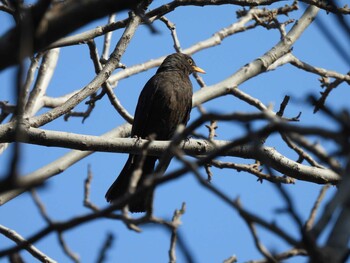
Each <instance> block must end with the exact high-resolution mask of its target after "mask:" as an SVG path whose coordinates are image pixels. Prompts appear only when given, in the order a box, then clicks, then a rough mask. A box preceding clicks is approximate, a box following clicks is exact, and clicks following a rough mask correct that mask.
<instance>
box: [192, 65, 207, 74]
mask: <svg viewBox="0 0 350 263" xmlns="http://www.w3.org/2000/svg"><path fill="white" fill-rule="evenodd" d="M192 69H193V70H194V71H195V72H199V73H203V74H205V71H204V70H203V69H201V68H200V67H197V66H192Z"/></svg>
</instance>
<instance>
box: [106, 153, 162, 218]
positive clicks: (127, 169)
mask: <svg viewBox="0 0 350 263" xmlns="http://www.w3.org/2000/svg"><path fill="white" fill-rule="evenodd" d="M137 157H138V156H137V155H132V154H130V155H129V158H128V160H127V162H126V163H125V165H124V168H123V170H122V171H121V172H120V174H119V176H118V178H117V179H116V180H115V181H114V183H113V184H112V185H111V186H110V188H109V189H108V191H107V193H106V196H105V197H106V200H107V201H108V202H113V201H115V200H117V199H119V198H121V197H122V196H123V195H124V194H125V193H126V192H127V191H128V189H129V185H130V181H131V176H132V173H133V172H134V170H135V169H136V168H137V166H138V159H139V158H137ZM156 160H157V158H155V157H146V159H145V161H144V163H143V166H142V175H141V178H140V180H139V182H138V184H137V188H136V190H138V189H139V187H141V186H142V185H143V182H144V180H145V179H146V178H147V177H148V176H149V175H150V174H151V173H152V172H153V170H154V165H155V162H156ZM152 202H153V189H149V190H147V191H143V192H140V193H139V194H138V195H137V196H136V197H135V198H133V199H132V201H131V202H130V203H129V210H130V212H145V211H146V210H147V209H148V208H149V207H150V206H151V205H152Z"/></svg>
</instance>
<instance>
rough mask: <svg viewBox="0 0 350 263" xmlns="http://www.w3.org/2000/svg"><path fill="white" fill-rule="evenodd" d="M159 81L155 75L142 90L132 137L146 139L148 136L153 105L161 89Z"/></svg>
mask: <svg viewBox="0 0 350 263" xmlns="http://www.w3.org/2000/svg"><path fill="white" fill-rule="evenodd" d="M158 83H159V81H158V80H157V75H154V76H153V77H152V78H150V79H149V80H148V82H147V83H146V85H145V86H144V88H143V89H142V91H141V93H140V96H139V99H138V102H137V106H136V110H135V115H134V122H133V126H132V131H131V136H132V137H133V136H138V137H142V138H144V137H145V136H147V135H148V134H147V130H148V128H147V127H148V123H149V117H150V116H151V114H152V105H153V103H154V100H155V97H156V94H157V89H158V88H159V84H158Z"/></svg>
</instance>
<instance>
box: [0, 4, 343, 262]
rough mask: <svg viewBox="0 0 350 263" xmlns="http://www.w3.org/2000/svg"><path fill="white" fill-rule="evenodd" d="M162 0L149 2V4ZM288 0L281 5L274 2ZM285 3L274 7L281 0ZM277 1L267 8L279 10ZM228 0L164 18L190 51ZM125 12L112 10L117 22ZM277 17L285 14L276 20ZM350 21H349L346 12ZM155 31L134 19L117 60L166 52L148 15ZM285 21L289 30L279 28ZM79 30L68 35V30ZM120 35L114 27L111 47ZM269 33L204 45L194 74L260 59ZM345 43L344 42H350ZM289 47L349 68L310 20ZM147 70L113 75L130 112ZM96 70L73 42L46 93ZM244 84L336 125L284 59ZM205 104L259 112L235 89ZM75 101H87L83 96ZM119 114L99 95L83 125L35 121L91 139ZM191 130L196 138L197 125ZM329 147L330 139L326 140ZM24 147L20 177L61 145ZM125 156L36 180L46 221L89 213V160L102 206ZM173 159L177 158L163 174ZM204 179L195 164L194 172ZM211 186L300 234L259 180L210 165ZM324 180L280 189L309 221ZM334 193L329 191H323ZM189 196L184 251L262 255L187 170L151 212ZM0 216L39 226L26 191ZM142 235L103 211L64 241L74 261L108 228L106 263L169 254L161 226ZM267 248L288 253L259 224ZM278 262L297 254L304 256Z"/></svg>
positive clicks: (8, 90)
mask: <svg viewBox="0 0 350 263" xmlns="http://www.w3.org/2000/svg"><path fill="white" fill-rule="evenodd" d="M162 3H166V2H165V1H155V2H154V3H153V5H152V8H155V7H157V6H159V5H161V4H162ZM286 3H287V2H283V5H284V4H286ZM281 5H282V4H281ZM281 5H274V6H281ZM238 9H239V7H236V6H228V5H224V6H217V7H216V6H212V7H190V6H189V7H180V8H177V9H176V10H175V12H173V13H171V14H169V15H168V16H167V18H168V19H169V20H171V21H172V22H174V23H175V24H176V28H177V33H178V36H179V40H180V42H181V46H182V48H187V47H189V46H191V45H193V44H195V43H197V42H198V41H201V40H204V39H206V38H208V37H210V36H211V35H212V34H213V33H215V32H216V31H218V30H220V29H221V28H223V27H226V26H228V25H230V24H231V23H233V22H235V21H236V15H235V11H237V10H238ZM303 10H304V7H303V6H301V8H300V10H299V11H297V12H293V13H292V14H291V15H290V17H291V18H295V19H298V18H299V17H300V16H301V14H302V12H303ZM126 15H127V14H126V13H125V12H124V13H121V14H118V15H117V19H121V18H123V17H125V16H126ZM319 17H320V18H321V19H323V20H324V21H326V22H327V23H328V25H329V26H330V27H331V28H332V32H333V33H334V38H336V39H337V40H338V41H339V42H340V43H342V45H343V46H344V47H346V46H348V45H347V44H348V43H346V38H345V37H344V35H343V34H344V33H343V32H341V31H339V30H338V28H337V24H336V23H334V21H335V20H334V19H333V17H332V15H326V14H325V12H324V11H320V14H319ZM281 19H283V20H285V19H287V18H286V17H281ZM348 20H349V19H348ZM106 21H107V20H106V19H101V20H99V21H96V22H94V23H91V24H89V25H87V26H86V27H84V28H82V29H81V30H79V32H82V31H85V30H87V29H91V28H94V27H96V26H98V25H103V24H105V23H106ZM0 24H1V25H2V27H1V28H0V32H1V33H2V32H4V31H5V30H6V28H7V25H9V24H10V20H9V18H8V16H7V15H6V14H2V13H1V14H0ZM154 26H155V28H156V29H157V30H158V31H159V33H158V34H152V33H151V32H150V30H149V28H147V27H146V26H140V27H139V28H138V30H137V32H136V35H135V37H134V38H133V39H132V41H131V44H130V45H129V47H128V49H127V50H126V52H125V55H124V56H123V58H122V63H124V64H126V65H127V66H131V65H134V64H138V63H141V62H145V61H147V60H149V59H151V58H157V57H159V56H163V55H167V54H170V53H173V52H174V49H173V43H172V39H171V36H170V33H169V30H168V29H167V28H166V27H165V26H164V24H162V23H161V22H159V21H157V22H155V23H154ZM287 29H288V30H289V29H290V26H288V27H287ZM74 33H77V32H74ZM121 33H122V31H121V30H119V31H117V32H115V33H114V34H113V43H112V47H113V45H115V43H116V41H117V40H118V37H119V36H120V35H121ZM279 38H280V36H279V33H278V31H277V30H269V31H268V30H266V29H264V28H256V29H254V30H250V31H247V32H244V33H239V34H236V35H233V36H231V37H229V38H227V39H225V40H224V41H223V43H222V44H221V45H219V46H216V47H214V48H211V49H208V50H203V51H201V52H199V53H197V54H195V55H194V56H193V58H194V59H195V61H196V63H197V65H198V66H200V67H201V68H203V69H204V70H205V71H206V72H207V74H205V75H203V76H202V77H203V79H204V81H205V83H206V84H207V85H211V84H215V83H217V82H219V81H220V80H222V79H224V78H226V77H228V76H229V75H231V74H233V73H234V72H235V71H236V70H238V69H239V68H241V67H242V66H244V65H245V64H246V63H248V62H250V61H252V60H254V59H256V58H257V57H259V56H262V55H263V54H264V53H265V52H266V51H268V50H269V49H270V48H272V47H273V46H274V45H275V44H276V43H277V42H278V41H279ZM96 41H97V45H98V48H99V52H100V53H101V52H102V51H101V50H102V41H103V38H98V39H96ZM348 51H349V50H348ZM293 53H294V54H295V55H296V56H297V57H298V58H299V59H301V60H303V61H305V62H308V63H310V64H312V65H315V66H318V67H324V68H326V69H331V70H336V71H338V72H340V73H346V72H348V68H349V64H346V63H345V62H344V61H343V60H342V59H341V58H340V57H339V54H337V53H336V52H335V51H334V49H333V46H331V45H330V43H329V42H328V41H327V40H326V39H325V38H324V36H323V35H322V34H321V33H320V31H319V30H318V28H317V26H316V25H315V24H312V25H311V26H310V27H309V28H308V29H307V30H306V31H305V32H304V34H303V35H302V36H301V38H300V39H299V41H297V43H296V44H295V45H294V47H293ZM155 70H156V69H151V70H149V71H147V72H144V73H142V74H138V75H135V76H132V77H131V78H128V79H125V80H122V81H121V82H120V83H119V85H118V87H117V88H116V89H115V93H116V95H117V96H118V98H119V99H120V101H121V102H122V103H123V105H124V106H125V107H126V108H127V109H128V111H129V112H130V113H133V112H134V108H135V105H136V102H137V98H138V94H139V92H140V91H141V89H142V87H143V85H144V83H146V81H147V80H148V79H149V78H150V77H151V76H152V75H153V74H154V73H155ZM13 74H14V69H13V68H10V69H7V70H5V71H2V72H0V89H1V91H0V100H10V101H13V97H12V90H13V87H14V84H13ZM94 74H95V73H94V69H93V64H92V62H91V60H90V59H89V51H88V48H87V46H86V45H80V46H73V47H67V48H63V49H61V54H60V58H59V62H58V67H57V70H56V72H55V74H54V77H53V79H52V82H51V84H50V87H49V89H48V92H47V93H48V95H50V96H60V95H64V94H66V93H68V92H71V91H73V90H77V89H80V88H82V87H83V86H85V85H86V84H88V83H89V82H90V81H91V79H92V78H93V77H94ZM191 80H192V82H193V86H194V91H196V90H198V89H199V87H198V85H197V84H196V82H195V80H194V78H191ZM239 88H240V89H242V90H243V91H244V92H246V93H248V94H250V95H251V96H253V97H256V98H258V99H259V100H261V101H262V102H263V103H265V104H266V105H267V104H269V103H272V104H274V105H275V107H274V109H275V110H278V107H279V104H280V103H281V101H282V100H283V97H284V96H285V95H290V96H291V103H290V104H289V105H288V108H287V110H286V112H285V114H286V115H287V116H289V117H291V116H296V115H297V114H298V112H299V111H302V116H301V120H300V123H301V124H318V125H322V126H325V127H336V126H335V124H334V123H333V122H331V121H330V120H329V119H327V118H325V117H323V116H322V114H321V113H318V114H316V115H315V114H313V108H312V107H309V106H305V105H304V104H305V99H306V97H305V96H306V95H308V94H315V95H318V94H319V92H320V91H321V88H320V85H319V81H318V76H316V75H312V74H308V73H305V72H303V71H301V70H299V69H296V68H294V67H292V66H290V65H286V66H283V67H281V68H278V69H277V70H275V71H273V72H268V73H265V74H262V75H260V76H258V77H256V78H254V79H251V80H249V81H247V82H246V83H244V84H243V85H241V86H240V87H239ZM349 96H350V92H349V89H348V86H346V85H344V84H343V85H341V86H339V87H338V88H337V89H336V90H334V91H333V92H332V94H331V95H330V97H329V98H328V101H327V103H328V105H330V106H331V107H332V108H333V109H335V110H338V111H339V110H341V109H343V108H347V109H348V98H349ZM204 107H205V108H206V109H207V110H208V111H215V112H238V111H239V112H244V111H250V112H255V111H256V109H255V108H252V107H251V106H249V105H247V104H245V103H243V102H240V101H239V100H238V99H237V98H234V97H232V96H226V97H221V98H218V99H215V100H213V101H211V102H208V103H206V104H204ZM77 108H78V109H85V105H83V104H81V105H79V106H78V107H77ZM196 116H198V110H197V109H193V110H192V113H191V120H194V119H195V118H196ZM123 123H124V121H123V119H122V118H121V117H120V116H118V114H117V113H116V112H115V111H114V109H113V108H112V106H111V105H110V103H109V101H108V99H107V98H104V99H103V100H102V101H100V102H98V103H97V106H96V108H95V109H94V111H93V113H92V115H91V117H90V118H88V119H87V120H86V121H85V123H84V124H82V123H81V119H78V118H71V119H70V120H69V121H68V122H65V121H64V120H63V118H60V119H59V120H57V121H55V122H54V123H51V124H48V125H46V126H44V127H43V128H45V129H54V130H60V131H70V132H75V133H82V134H92V135H100V134H103V133H105V132H107V131H109V130H110V129H112V128H114V127H116V126H118V125H120V124H123ZM242 131H243V129H242V127H240V126H238V125H237V124H224V123H219V128H218V130H217V133H218V139H232V138H236V137H237V136H239V135H240V134H242ZM199 132H202V133H204V134H205V132H206V130H205V129H204V128H201V129H200V130H199ZM267 145H268V146H273V147H276V149H277V150H278V151H280V152H281V153H284V154H286V155H287V157H289V158H291V159H296V158H297V157H296V155H295V154H294V153H291V152H290V151H289V150H288V148H287V147H286V146H285V145H284V144H282V143H281V140H280V139H279V138H278V136H273V137H272V138H271V139H269V140H268V142H267ZM326 145H327V146H328V145H329V147H332V145H331V143H327V144H326ZM22 149H23V153H22V159H21V165H20V172H21V174H23V175H25V174H28V173H30V172H32V171H34V170H36V169H38V168H39V167H41V166H42V165H45V164H48V163H50V162H52V161H54V160H55V159H56V158H58V157H60V156H62V155H63V154H65V153H67V152H68V150H66V149H59V148H54V147H51V148H49V147H47V148H45V147H38V146H33V145H22ZM10 152H11V150H10V151H6V152H5V153H4V154H3V155H1V156H0V175H1V176H3V175H4V174H5V172H6V167H7V165H8V162H9V158H10ZM126 158H127V155H126V154H115V153H96V154H94V155H91V156H89V157H88V158H85V159H83V160H82V161H81V162H79V163H77V164H76V165H74V166H72V167H70V168H69V169H67V170H66V171H65V172H63V173H62V174H60V175H58V176H55V177H54V178H51V179H50V180H49V181H48V182H47V184H46V185H45V187H44V188H42V189H40V190H39V191H38V193H39V196H40V197H41V199H42V201H43V202H44V203H45V205H46V208H47V211H48V214H49V215H50V216H51V217H52V219H53V220H67V219H69V218H72V217H74V216H77V215H81V214H85V213H88V212H89V210H87V209H86V208H84V207H83V206H82V200H83V183H84V180H85V178H86V175H87V167H88V165H89V164H90V165H91V169H92V172H93V175H94V177H93V181H92V185H91V187H92V189H91V200H92V202H93V203H94V204H96V205H98V206H100V207H105V206H106V205H107V204H106V202H105V200H104V194H105V191H106V190H107V188H108V187H109V185H110V184H111V183H112V181H113V180H114V178H115V177H116V176H117V175H118V173H119V171H120V169H121V168H122V166H123V164H124V162H125V160H126ZM224 160H230V161H232V160H233V161H236V162H238V163H246V162H248V163H252V162H253V161H252V160H249V161H247V160H242V159H236V158H235V159H233V158H225V159H224ZM176 167H179V164H178V163H177V162H176V161H174V162H173V165H172V166H171V167H170V168H169V170H172V169H175V168H176ZM201 172H202V174H203V175H204V176H205V174H204V172H203V171H202V170H201ZM213 173H214V177H213V182H212V183H213V184H214V185H215V186H217V187H218V188H220V189H221V190H222V191H224V192H225V193H226V194H228V195H229V196H230V197H232V198H237V197H239V198H240V199H241V202H242V204H243V206H244V207H246V208H247V209H248V210H250V211H253V212H254V213H257V214H259V215H261V216H263V217H264V218H265V219H268V220H270V221H276V222H277V223H278V224H280V225H281V226H283V227H284V228H285V229H288V232H289V233H291V234H292V235H294V236H298V233H297V229H296V227H295V224H294V223H293V222H292V221H291V219H290V218H289V217H288V216H286V215H280V214H276V212H275V210H276V209H278V208H281V207H283V206H284V203H283V201H282V200H281V198H280V196H279V195H278V193H277V191H276V189H275V187H274V186H273V185H272V184H271V183H269V182H264V183H263V184H260V183H258V182H257V181H256V178H255V177H254V176H253V175H250V174H245V173H242V172H241V173H238V172H237V171H234V170H218V169H214V168H213ZM320 187H321V186H319V185H315V184H311V183H307V182H301V181H297V183H296V184H295V185H289V186H286V188H287V190H288V192H290V193H291V195H292V197H293V200H294V201H295V204H296V207H297V210H298V212H299V213H300V215H301V216H302V218H304V219H306V218H307V216H308V214H309V211H310V209H311V207H312V205H313V202H314V200H315V198H316V196H317V194H318V192H319V189H320ZM333 192H334V189H331V190H330V191H329V192H328V194H327V198H329V197H330V196H331V194H332V193H333ZM182 202H186V204H187V211H186V213H185V215H183V217H182V219H181V221H182V222H183V224H182V225H181V227H180V228H179V231H180V233H181V236H182V238H183V239H184V241H185V243H186V244H187V245H188V247H189V249H190V250H191V251H192V253H193V256H194V258H195V260H196V262H222V261H223V260H224V259H226V258H228V257H230V256H231V255H236V256H237V257H238V260H239V262H244V261H246V260H249V259H260V258H261V257H262V256H261V255H260V254H259V253H258V252H257V250H256V248H255V247H254V243H253V239H252V237H251V235H250V233H249V230H248V228H247V226H246V224H245V223H244V222H243V220H242V219H241V218H240V217H239V215H238V214H237V213H236V212H235V211H233V210H232V209H230V208H229V207H228V206H227V205H226V204H224V203H222V202H221V201H220V200H219V199H218V198H217V197H215V196H213V195H212V194H211V193H209V192H208V191H207V190H205V189H204V188H202V187H201V186H200V185H199V184H198V183H197V181H196V180H195V178H194V176H193V175H191V174H186V175H185V176H183V177H182V178H181V179H179V180H176V181H174V182H172V183H170V184H166V185H162V186H160V187H159V188H157V191H156V198H155V214H156V215H157V216H161V217H164V218H171V217H172V214H173V211H174V209H176V208H180V207H181V203H182ZM0 218H1V222H0V224H2V225H4V226H6V227H9V228H12V229H14V230H16V231H18V233H20V234H21V235H22V236H24V237H28V236H30V235H31V234H33V233H36V231H38V230H39V229H41V228H42V227H44V226H45V222H44V220H43V219H42V218H41V217H40V215H39V214H38V213H37V210H36V207H35V206H34V204H33V201H32V200H31V198H30V196H29V195H28V194H23V195H21V196H19V197H18V198H16V199H14V200H12V201H11V202H9V203H7V204H6V205H4V206H3V207H1V208H0ZM142 229H143V232H142V233H141V234H139V233H134V232H131V231H130V230H128V229H127V228H126V227H125V226H124V225H123V224H122V223H121V222H119V221H112V220H107V219H100V220H98V221H95V222H93V223H89V224H85V225H83V226H81V227H78V228H75V229H73V230H70V231H67V232H65V233H64V237H65V239H66V241H67V243H68V245H69V247H70V248H71V249H72V250H73V251H75V252H76V253H78V254H79V255H80V258H81V260H82V262H95V260H96V258H97V253H98V251H99V249H100V247H101V245H102V242H103V241H104V239H105V236H106V234H107V233H109V232H112V233H113V234H114V235H115V241H114V245H113V248H112V249H111V250H110V251H109V252H108V259H109V260H108V262H116V261H118V262H166V261H168V254H167V253H168V249H169V243H170V236H169V233H168V232H166V231H165V230H164V229H162V228H160V227H158V226H151V225H149V226H144V227H142ZM258 231H259V234H260V235H261V237H262V241H263V242H264V244H265V245H266V246H267V247H268V248H269V249H271V250H273V251H278V252H282V251H283V250H285V249H288V248H289V247H288V245H287V244H285V243H284V242H283V241H281V240H280V239H276V238H275V237H274V236H273V235H270V234H269V233H267V232H266V231H264V230H262V229H260V228H258ZM0 244H2V245H1V247H2V248H4V247H7V246H9V245H12V243H11V242H9V241H8V240H7V239H6V238H4V237H2V236H0ZM35 245H36V246H37V247H38V248H39V249H41V250H42V251H43V252H44V253H46V254H47V255H49V256H50V257H52V258H54V259H56V260H57V261H58V262H69V259H67V257H66V255H65V254H64V253H63V252H62V250H61V249H60V248H59V246H58V243H57V238H56V235H55V234H51V235H49V236H48V237H46V238H44V239H42V240H41V241H39V242H38V243H36V244H35ZM23 255H24V256H25V258H26V259H28V262H33V261H32V257H31V256H30V255H27V254H26V253H23ZM177 256H178V262H184V257H183V255H182V254H181V252H180V251H179V250H178V251H177ZM287 262H304V261H303V260H302V259H301V258H299V259H294V260H290V261H287Z"/></svg>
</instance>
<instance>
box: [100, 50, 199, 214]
mask: <svg viewBox="0 0 350 263" xmlns="http://www.w3.org/2000/svg"><path fill="white" fill-rule="evenodd" d="M194 72H199V73H205V71H204V70H203V69H201V68H200V67H198V66H196V63H195V62H194V60H193V59H192V58H191V57H190V56H188V55H186V54H183V53H174V54H171V55H169V56H167V57H166V58H165V59H164V61H163V62H162V64H161V65H160V66H159V68H158V70H157V71H156V74H155V75H153V77H151V78H150V79H149V80H148V81H147V83H146V84H145V86H144V88H143V90H142V91H141V93H140V95H139V98H138V102H137V106H136V110H135V114H134V121H133V124H132V128H131V137H137V138H142V139H147V138H149V137H150V136H151V135H153V136H155V139H156V140H170V139H171V138H172V136H173V134H174V132H175V130H176V128H177V126H178V125H180V124H183V125H186V124H187V122H188V121H189V118H190V112H191V109H192V95H193V88H192V83H191V81H190V78H189V76H190V74H192V73H194ZM158 158H159V157H156V156H146V157H145V158H144V161H143V164H142V174H141V177H140V179H139V181H138V183H137V186H136V190H138V189H139V188H141V187H142V185H143V182H144V181H145V180H146V179H147V178H150V176H151V174H152V172H154V167H155V163H156V161H157V159H158ZM140 159H141V155H137V154H130V155H129V157H128V159H127V161H126V163H125V165H124V167H123V169H122V170H121V172H120V174H119V176H118V177H117V179H116V180H115V181H114V182H113V184H112V185H111V186H110V188H109V189H108V191H107V193H106V195H105V198H106V200H107V202H110V203H113V202H115V201H116V200H118V199H120V198H121V197H122V196H123V195H125V194H126V193H127V192H128V191H129V190H128V189H129V187H130V182H131V177H132V174H133V172H134V171H135V169H136V168H137V166H138V165H139V163H140ZM153 191H154V189H149V190H147V191H141V192H140V193H139V194H138V195H137V196H135V198H132V199H131V200H130V202H129V203H128V207H129V211H130V212H132V213H135V212H146V211H149V209H150V207H151V206H152V203H153Z"/></svg>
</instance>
